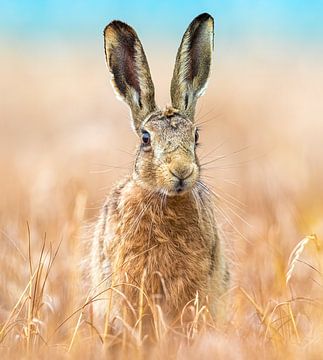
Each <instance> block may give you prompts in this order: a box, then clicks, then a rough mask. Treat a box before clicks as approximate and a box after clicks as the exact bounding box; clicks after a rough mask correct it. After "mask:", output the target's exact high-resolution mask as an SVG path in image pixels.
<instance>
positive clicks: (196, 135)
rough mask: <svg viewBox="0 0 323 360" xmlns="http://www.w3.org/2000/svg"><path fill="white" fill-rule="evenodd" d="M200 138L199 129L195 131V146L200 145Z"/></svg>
mask: <svg viewBox="0 0 323 360" xmlns="http://www.w3.org/2000/svg"><path fill="white" fill-rule="evenodd" d="M199 137H200V134H199V131H198V129H196V130H195V144H197V143H198V141H199Z"/></svg>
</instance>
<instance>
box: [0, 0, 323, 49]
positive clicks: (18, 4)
mask: <svg viewBox="0 0 323 360" xmlns="http://www.w3.org/2000/svg"><path fill="white" fill-rule="evenodd" d="M204 11H207V12H209V13H211V14H212V15H213V16H214V17H215V19H216V32H217V33H220V34H222V36H224V37H229V38H233V39H237V40H239V39H243V38H247V37H249V36H254V35H255V34H256V35H257V36H262V35H263V36H266V37H274V38H279V39H281V40H282V39H286V40H292V41H296V42H299V41H306V42H314V43H318V42H320V43H321V42H322V38H323V0H320V1H319V0H309V1H306V0H303V1H299V0H294V1H292V0H285V1H284V0H266V1H265V0H258V1H257V0H245V1H243V0H222V1H219V0H218V1H215V0H213V1H210V0H202V1H197V0H195V1H194V0H193V1H192V0H186V1H184V0H180V1H170V0H165V1H161V0H160V1H148V0H141V1H134V0H133V1H130V0H122V1H116V0H114V1H112V0H105V1H103V0H94V1H81V0H70V1H68V0H65V1H64V0H48V1H46V0H42V1H41V0H34V1H26V0H20V1H18V0H8V1H3V0H0V37H2V38H20V39H21V38H24V39H28V40H38V41H39V40H42V39H48V38H49V37H51V38H57V39H59V40H66V41H71V40H73V39H75V38H82V39H84V40H92V39H96V38H97V37H98V34H99V33H101V31H102V29H103V27H104V26H105V24H106V23H108V22H109V21H110V20H112V19H115V18H118V19H121V20H124V21H126V22H128V23H130V24H131V25H133V26H134V27H135V28H136V29H137V30H138V32H139V33H143V34H146V36H148V37H149V36H151V34H154V36H167V37H169V36H171V35H172V34H176V35H177V33H182V32H183V31H184V29H185V27H186V26H187V25H188V23H189V22H190V20H191V19H192V18H193V17H195V16H196V15H198V14H199V13H201V12H204Z"/></svg>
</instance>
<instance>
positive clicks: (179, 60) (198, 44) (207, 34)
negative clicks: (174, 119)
mask: <svg viewBox="0 0 323 360" xmlns="http://www.w3.org/2000/svg"><path fill="white" fill-rule="evenodd" d="M213 43H214V20H213V18H212V16H211V15H209V14H207V13H204V14H201V15H199V16H197V17H196V18H195V19H194V20H193V21H192V22H191V24H190V25H189V27H188V28H187V30H186V31H185V33H184V36H183V39H182V42H181V45H180V47H179V49H178V52H177V56H176V62H175V68H174V73H173V78H172V82H171V99H172V105H173V107H174V108H176V109H178V110H180V111H181V112H183V113H184V114H186V115H187V116H188V117H189V118H190V119H191V120H193V119H194V113H195V106H196V102H197V99H198V98H199V97H200V96H201V95H203V93H204V91H205V89H206V86H207V82H208V78H209V75H210V71H211V62H212V56H213V46H214V45H213Z"/></svg>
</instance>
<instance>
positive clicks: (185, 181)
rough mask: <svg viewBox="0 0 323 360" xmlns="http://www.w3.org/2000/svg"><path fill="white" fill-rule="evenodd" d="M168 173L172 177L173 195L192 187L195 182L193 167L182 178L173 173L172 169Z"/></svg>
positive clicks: (182, 192)
mask: <svg viewBox="0 0 323 360" xmlns="http://www.w3.org/2000/svg"><path fill="white" fill-rule="evenodd" d="M170 173H171V174H172V176H173V179H174V180H173V189H172V190H173V191H172V192H173V193H174V195H181V194H184V193H185V192H187V191H189V190H191V189H192V187H193V185H194V183H195V181H194V174H193V173H194V170H193V169H192V171H191V172H190V173H189V174H188V175H187V176H185V177H184V178H182V177H179V176H177V175H175V174H174V173H173V172H172V171H170Z"/></svg>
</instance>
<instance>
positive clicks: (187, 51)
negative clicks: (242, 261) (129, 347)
mask: <svg viewBox="0 0 323 360" xmlns="http://www.w3.org/2000/svg"><path fill="white" fill-rule="evenodd" d="M213 37H214V23H213V18H212V17H211V16H210V15H209V14H201V15H199V16H198V17H196V18H195V19H194V20H193V21H192V23H191V24H190V25H189V27H188V29H187V30H186V32H185V34H184V36H183V39H182V42H181V45H180V47H179V50H178V53H177V57H176V63H175V69H174V74H173V79H172V82H171V100H172V106H171V107H167V108H166V109H165V110H160V109H159V108H158V107H157V105H156V103H155V99H154V97H155V96H154V85H153V82H152V79H151V75H150V71H149V67H148V63H147V59H146V56H145V53H144V50H143V47H142V45H141V43H140V41H139V39H138V36H137V34H136V32H135V31H134V30H133V29H132V28H131V27H130V26H128V25H127V24H125V23H123V22H120V21H112V22H111V23H110V24H109V25H107V27H106V28H105V30H104V42H105V55H106V62H107V65H108V68H109V70H110V72H111V74H112V83H113V86H114V89H115V91H116V93H117V95H118V96H119V97H120V98H121V99H122V100H124V101H125V102H126V103H127V104H128V105H129V107H130V109H131V114H132V125H133V128H134V130H135V133H136V134H137V136H138V149H137V153H136V156H135V161H134V168H133V173H132V174H131V175H130V176H128V177H127V178H126V179H124V180H123V181H121V182H120V183H119V184H117V185H116V186H115V188H114V189H113V190H112V192H111V194H110V195H109V197H108V198H107V201H106V203H105V205H104V207H103V209H102V211H101V215H100V217H99V220H98V222H97V224H96V231H95V235H94V238H93V239H92V243H91V247H92V249H91V279H92V286H93V288H94V289H96V291H97V292H98V293H100V291H104V289H107V288H109V287H110V288H111V287H112V288H113V290H109V291H108V293H109V294H111V299H110V300H108V301H96V302H95V304H96V305H94V312H95V315H98V316H101V317H104V315H105V314H106V313H107V312H108V314H109V315H108V317H109V320H110V321H112V320H113V319H115V318H118V317H122V318H123V319H125V318H124V317H123V316H124V314H125V311H124V309H125V308H127V309H128V310H126V312H127V313H128V316H127V323H128V324H134V322H135V321H136V320H138V318H139V317H140V316H143V315H144V313H146V314H147V313H149V311H150V310H149V309H151V306H153V305H154V304H155V305H156V304H158V306H159V307H160V309H162V313H163V315H164V317H165V318H166V319H168V320H169V321H176V318H178V317H179V316H180V315H181V312H182V310H183V308H184V307H185V305H186V304H187V303H189V302H190V301H191V300H192V299H195V298H196V296H198V297H199V299H200V301H201V303H205V304H207V306H208V309H209V312H210V314H211V315H212V316H215V314H216V312H217V309H216V304H217V300H218V299H219V297H220V296H221V295H222V294H223V293H224V291H225V290H226V288H227V281H228V271H227V263H226V260H225V256H224V250H223V244H222V243H221V239H220V238H219V236H218V233H217V225H216V221H215V216H214V208H213V203H212V200H211V199H210V196H209V190H208V188H207V187H206V185H205V184H203V182H202V181H201V179H200V165H199V160H198V158H197V155H196V146H197V142H198V137H199V133H198V129H197V127H196V125H195V123H194V112H195V105H196V102H197V99H198V98H199V97H200V96H201V95H202V94H203V93H204V90H205V88H206V86H207V81H208V77H209V74H210V67H211V60H212V55H213ZM105 298H106V296H105ZM124 321H125V320H124Z"/></svg>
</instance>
